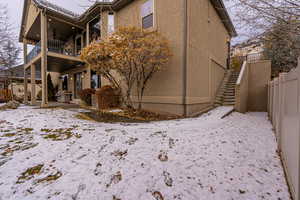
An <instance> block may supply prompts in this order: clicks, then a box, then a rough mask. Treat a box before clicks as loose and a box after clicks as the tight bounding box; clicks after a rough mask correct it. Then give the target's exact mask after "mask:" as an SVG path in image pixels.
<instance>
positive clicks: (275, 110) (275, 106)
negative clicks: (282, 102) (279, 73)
mask: <svg viewBox="0 0 300 200" xmlns="http://www.w3.org/2000/svg"><path fill="white" fill-rule="evenodd" d="M273 84H274V87H273V88H274V89H273V92H274V93H273V117H272V121H273V127H274V129H275V133H276V137H277V136H278V135H277V130H276V128H277V117H278V111H277V110H278V78H275V79H274V81H273ZM277 139H278V138H277Z"/></svg>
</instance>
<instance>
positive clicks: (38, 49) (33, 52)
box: [26, 42, 41, 63]
mask: <svg viewBox="0 0 300 200" xmlns="http://www.w3.org/2000/svg"><path fill="white" fill-rule="evenodd" d="M40 52H41V42H38V43H37V44H36V45H35V47H34V48H33V49H32V50H31V51H30V53H29V54H28V55H27V57H26V61H27V63H28V62H29V61H31V60H32V59H34V58H35V57H36V56H37V55H38V54H39V53H40Z"/></svg>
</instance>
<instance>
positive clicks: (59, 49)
mask: <svg viewBox="0 0 300 200" xmlns="http://www.w3.org/2000/svg"><path fill="white" fill-rule="evenodd" d="M48 51H50V52H54V53H59V54H64V55H68V56H78V55H77V54H76V53H75V52H74V49H73V48H72V49H68V48H66V43H65V42H64V41H61V40H49V41H48ZM40 52H41V42H38V43H37V44H36V45H35V47H34V48H33V49H32V50H31V51H30V53H29V54H28V55H27V59H26V60H27V63H28V62H30V61H31V60H32V59H34V58H35V57H36V56H38V54H39V53H40Z"/></svg>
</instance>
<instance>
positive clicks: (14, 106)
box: [0, 100, 20, 110]
mask: <svg viewBox="0 0 300 200" xmlns="http://www.w3.org/2000/svg"><path fill="white" fill-rule="evenodd" d="M19 106H20V103H19V102H17V101H14V100H13V101H9V102H8V103H7V104H5V105H4V106H1V107H0V110H6V109H17V108H18V107H19Z"/></svg>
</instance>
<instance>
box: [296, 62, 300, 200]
mask: <svg viewBox="0 0 300 200" xmlns="http://www.w3.org/2000/svg"><path fill="white" fill-rule="evenodd" d="M297 76H298V77H297V79H298V110H297V111H298V120H299V122H298V123H299V125H300V57H299V58H298V67H297ZM298 131H299V133H298V134H299V135H298V137H299V138H298V141H300V126H299V128H298ZM298 152H299V154H298V155H300V146H298ZM298 174H300V158H298ZM296 196H298V198H299V199H300V176H298V194H296Z"/></svg>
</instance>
